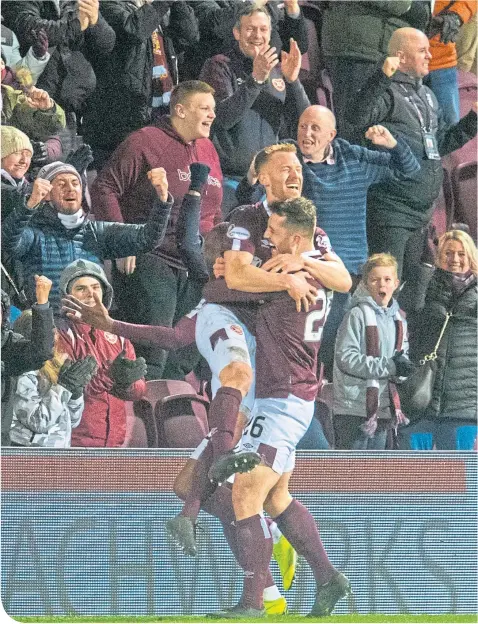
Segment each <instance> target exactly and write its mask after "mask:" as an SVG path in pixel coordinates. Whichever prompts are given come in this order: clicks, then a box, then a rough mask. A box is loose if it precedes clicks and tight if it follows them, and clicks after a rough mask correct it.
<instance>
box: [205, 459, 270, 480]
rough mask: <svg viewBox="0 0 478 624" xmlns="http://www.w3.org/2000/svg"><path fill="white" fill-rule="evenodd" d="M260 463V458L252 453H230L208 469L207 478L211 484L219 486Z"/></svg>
mask: <svg viewBox="0 0 478 624" xmlns="http://www.w3.org/2000/svg"><path fill="white" fill-rule="evenodd" d="M260 463H261V456H260V455H258V453H254V452H252V451H240V452H239V453H233V452H232V451H230V452H229V453H226V454H225V455H221V457H219V458H218V459H216V461H215V462H214V463H213V465H212V466H211V467H210V468H209V472H208V476H209V479H210V480H211V481H212V482H213V483H217V484H218V485H221V483H224V481H227V480H228V479H229V477H231V476H232V475H233V474H236V472H250V471H251V470H252V469H253V468H255V467H256V466H257V464H260Z"/></svg>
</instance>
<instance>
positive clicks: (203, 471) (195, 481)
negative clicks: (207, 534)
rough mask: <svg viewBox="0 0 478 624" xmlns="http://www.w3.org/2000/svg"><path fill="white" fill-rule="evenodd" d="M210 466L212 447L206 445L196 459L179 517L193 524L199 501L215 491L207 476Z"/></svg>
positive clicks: (209, 444)
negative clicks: (189, 486) (186, 518)
mask: <svg viewBox="0 0 478 624" xmlns="http://www.w3.org/2000/svg"><path fill="white" fill-rule="evenodd" d="M211 464H212V445H211V441H209V443H208V445H207V446H206V448H205V449H204V451H203V452H202V454H201V455H200V457H199V458H198V460H197V462H196V466H195V469H194V473H193V475H192V478H191V488H190V491H189V494H188V495H187V496H186V498H185V499H184V504H183V508H182V510H181V512H180V514H179V515H181V516H187V517H188V518H191V520H192V521H193V522H194V521H195V520H196V519H197V517H198V514H199V510H200V508H201V501H202V500H205V499H207V498H208V497H209V496H210V495H211V494H212V492H213V491H214V489H215V487H216V486H215V485H213V484H212V483H211V482H210V480H209V478H208V476H207V473H208V470H209V468H210V467H211Z"/></svg>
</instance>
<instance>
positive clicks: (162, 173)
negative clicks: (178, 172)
mask: <svg viewBox="0 0 478 624" xmlns="http://www.w3.org/2000/svg"><path fill="white" fill-rule="evenodd" d="M148 180H150V182H151V184H152V185H153V186H154V188H155V189H156V193H157V195H158V197H159V199H160V200H161V201H163V202H165V201H168V178H167V176H166V170H165V169H163V167H157V168H156V169H151V171H148Z"/></svg>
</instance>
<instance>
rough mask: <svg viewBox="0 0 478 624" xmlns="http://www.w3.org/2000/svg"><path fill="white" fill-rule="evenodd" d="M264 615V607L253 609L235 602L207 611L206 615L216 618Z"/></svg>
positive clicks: (225, 618)
mask: <svg viewBox="0 0 478 624" xmlns="http://www.w3.org/2000/svg"><path fill="white" fill-rule="evenodd" d="M265 616H266V610H265V609H253V608H252V607H243V606H242V605H241V604H237V605H235V606H234V607H229V609H222V610H221V611H216V612H214V613H208V614H207V615H206V617H208V618H211V619H216V620H222V619H224V620H253V619H256V618H263V617H265Z"/></svg>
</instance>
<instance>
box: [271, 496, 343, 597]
mask: <svg viewBox="0 0 478 624" xmlns="http://www.w3.org/2000/svg"><path fill="white" fill-rule="evenodd" d="M274 520H275V521H276V522H277V526H278V527H279V529H280V530H281V532H282V533H283V535H284V536H285V537H286V538H287V539H288V540H289V542H290V543H291V544H292V546H293V548H295V550H296V551H297V553H298V554H299V555H302V556H303V557H304V559H305V560H306V561H307V563H308V564H309V565H310V567H311V568H312V572H313V574H314V577H315V582H316V583H317V586H319V585H324V583H328V582H329V581H330V579H331V578H332V576H333V575H334V574H335V572H336V569H335V568H334V566H333V565H332V564H331V562H330V560H329V558H328V556H327V553H326V552H325V549H324V546H323V544H322V540H321V539H320V534H319V530H318V528H317V525H316V524H315V520H314V518H313V516H312V514H311V513H310V511H309V510H308V509H306V508H305V507H304V505H302V504H301V503H299V501H297V500H295V499H294V500H293V501H292V502H291V504H290V505H289V506H288V507H287V509H286V510H285V511H283V512H282V513H281V514H280V516H277V518H274Z"/></svg>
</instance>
